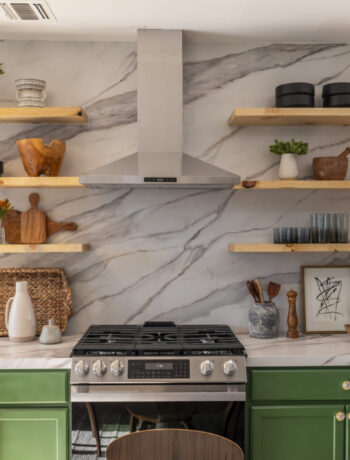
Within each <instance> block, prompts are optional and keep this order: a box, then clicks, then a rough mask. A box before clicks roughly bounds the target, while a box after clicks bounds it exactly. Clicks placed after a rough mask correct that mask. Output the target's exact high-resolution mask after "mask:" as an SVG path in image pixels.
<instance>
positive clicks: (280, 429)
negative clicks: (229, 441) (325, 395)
mask: <svg viewBox="0 0 350 460" xmlns="http://www.w3.org/2000/svg"><path fill="white" fill-rule="evenodd" d="M337 414H343V415H338V418H339V421H338V420H337ZM342 417H344V418H343V419H342ZM251 418H252V420H251V429H252V445H251V455H252V458H253V459H254V460H282V459H283V460H296V459H298V460H314V459H315V460H316V459H317V460H344V452H345V426H346V422H345V419H346V417H345V406H342V405H339V404H338V405H315V406H309V405H307V406H299V405H298V406H278V407H274V406H257V407H255V406H253V407H252V409H251ZM341 419H342V420H341Z"/></svg>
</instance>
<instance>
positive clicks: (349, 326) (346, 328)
mask: <svg viewBox="0 0 350 460" xmlns="http://www.w3.org/2000/svg"><path fill="white" fill-rule="evenodd" d="M344 329H345V330H346V332H347V333H348V334H350V324H344Z"/></svg>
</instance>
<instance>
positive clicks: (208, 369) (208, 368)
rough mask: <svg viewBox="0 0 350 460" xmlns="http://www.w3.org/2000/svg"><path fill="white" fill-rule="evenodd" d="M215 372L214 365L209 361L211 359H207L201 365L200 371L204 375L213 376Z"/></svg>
mask: <svg viewBox="0 0 350 460" xmlns="http://www.w3.org/2000/svg"><path fill="white" fill-rule="evenodd" d="M213 370H214V364H213V363H212V362H211V361H209V359H206V360H205V361H203V362H202V363H201V365H200V371H201V374H202V375H211V374H212V373H213Z"/></svg>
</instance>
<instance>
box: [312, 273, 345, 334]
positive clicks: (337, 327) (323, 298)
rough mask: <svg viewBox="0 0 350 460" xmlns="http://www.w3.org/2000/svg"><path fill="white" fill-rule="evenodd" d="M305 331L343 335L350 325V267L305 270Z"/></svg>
mask: <svg viewBox="0 0 350 460" xmlns="http://www.w3.org/2000/svg"><path fill="white" fill-rule="evenodd" d="M303 285H304V313H305V315H304V319H305V331H306V332H311V333H312V332H344V324H348V323H349V322H350V304H349V302H350V266H331V267H329V266H316V267H303Z"/></svg>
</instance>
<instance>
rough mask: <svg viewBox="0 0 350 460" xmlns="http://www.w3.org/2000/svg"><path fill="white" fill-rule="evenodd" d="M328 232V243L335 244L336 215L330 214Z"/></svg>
mask: <svg viewBox="0 0 350 460" xmlns="http://www.w3.org/2000/svg"><path fill="white" fill-rule="evenodd" d="M330 216H331V218H330V230H329V242H330V243H336V242H337V240H336V227H337V215H336V214H330Z"/></svg>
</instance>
